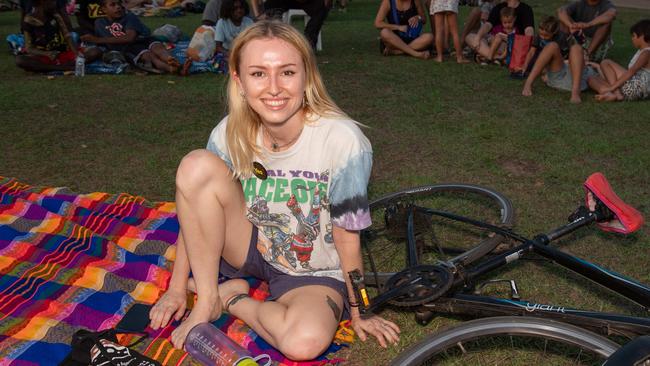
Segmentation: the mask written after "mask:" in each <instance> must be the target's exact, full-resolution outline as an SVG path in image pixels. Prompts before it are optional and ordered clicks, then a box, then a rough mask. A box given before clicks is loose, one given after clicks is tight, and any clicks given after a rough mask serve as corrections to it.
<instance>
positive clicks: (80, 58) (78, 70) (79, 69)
mask: <svg viewBox="0 0 650 366" xmlns="http://www.w3.org/2000/svg"><path fill="white" fill-rule="evenodd" d="M84 75H86V59H85V58H84V55H83V53H81V52H79V54H78V55H77V59H76V60H75V63H74V76H84Z"/></svg>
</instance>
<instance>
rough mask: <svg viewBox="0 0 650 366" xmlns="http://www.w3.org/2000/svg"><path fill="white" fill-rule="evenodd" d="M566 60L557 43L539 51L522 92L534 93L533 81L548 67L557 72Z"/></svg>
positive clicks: (526, 95) (524, 93) (523, 93)
mask: <svg viewBox="0 0 650 366" xmlns="http://www.w3.org/2000/svg"><path fill="white" fill-rule="evenodd" d="M563 64H564V60H563V59H562V53H561V52H560V47H559V46H558V45H557V43H549V44H547V45H546V47H544V48H543V49H542V52H540V53H539V56H538V57H537V61H535V64H534V65H533V69H532V70H531V71H530V75H528V78H527V79H526V82H525V83H524V88H523V89H522V91H521V94H522V95H523V96H525V97H529V96H531V95H533V83H534V82H535V79H537V78H538V77H539V76H540V75H541V74H542V71H544V69H545V68H547V67H548V69H549V70H550V71H553V72H557V71H560V70H561V69H562V67H564V65H563Z"/></svg>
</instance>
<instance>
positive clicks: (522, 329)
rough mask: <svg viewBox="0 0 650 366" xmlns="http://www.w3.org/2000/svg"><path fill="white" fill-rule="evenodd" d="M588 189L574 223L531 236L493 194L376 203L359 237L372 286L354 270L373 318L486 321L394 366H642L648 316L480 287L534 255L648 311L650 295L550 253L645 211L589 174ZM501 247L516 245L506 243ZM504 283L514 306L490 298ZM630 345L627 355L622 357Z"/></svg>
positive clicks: (400, 197) (431, 339)
mask: <svg viewBox="0 0 650 366" xmlns="http://www.w3.org/2000/svg"><path fill="white" fill-rule="evenodd" d="M585 187H586V192H587V200H586V201H587V203H586V205H585V206H580V207H579V208H578V209H577V210H576V211H575V212H574V213H573V214H571V216H570V217H569V220H568V221H569V222H568V224H566V225H563V226H561V227H559V228H557V229H554V230H552V231H550V232H548V233H546V234H539V235H537V236H535V237H534V238H532V239H528V238H526V237H524V236H522V235H520V234H517V233H515V232H514V231H513V230H512V224H513V218H514V213H513V208H512V204H511V202H510V200H508V199H507V198H506V197H505V196H503V195H502V194H500V193H498V192H495V191H493V190H491V189H488V188H485V187H480V186H475V185H467V184H440V185H430V186H424V187H418V188H414V189H409V190H404V191H400V192H397V193H393V194H390V195H387V196H384V197H382V198H380V199H377V200H375V201H373V202H371V204H370V207H371V212H372V214H373V222H375V224H373V226H372V227H371V228H369V229H367V230H365V231H363V232H362V245H363V248H364V252H365V255H364V256H365V260H366V263H365V265H366V268H369V269H370V270H369V271H368V272H367V273H366V275H365V277H361V276H360V275H359V273H350V276H351V279H352V282H353V284H354V287H355V291H356V293H357V298H358V299H361V300H362V301H361V303H362V306H361V311H362V312H365V313H368V312H375V311H377V310H379V309H380V308H381V307H382V306H385V305H387V304H390V305H393V306H399V307H409V308H412V309H413V310H414V311H415V313H416V320H417V321H418V322H419V323H421V324H427V323H428V322H429V321H430V320H431V319H432V318H433V316H434V314H436V313H444V314H453V315H463V316H471V317H479V318H484V319H478V320H473V321H468V322H464V323H460V324H459V325H458V326H455V327H452V328H450V329H447V330H445V331H443V332H440V333H435V334H432V335H430V336H428V337H426V338H424V339H423V340H422V341H420V342H418V343H417V344H414V345H413V346H411V347H410V348H408V349H407V350H405V351H404V352H402V353H401V354H400V355H399V356H398V357H397V358H396V359H395V360H394V361H393V362H392V364H393V365H400V366H407V365H429V364H454V365H470V364H484V363H483V362H481V360H482V357H483V355H484V354H485V353H486V352H488V353H489V354H490V355H491V356H490V357H493V358H491V359H490V360H491V361H490V362H489V364H529V363H530V362H538V363H539V360H540V359H543V360H544V361H543V363H544V364H553V365H556V364H566V363H568V364H598V365H600V364H603V362H606V363H605V364H607V365H625V364H629V365H636V364H644V363H643V362H645V361H644V360H647V359H649V358H650V337H648V336H646V337H640V336H643V335H648V334H650V319H648V318H644V317H635V316H627V315H622V314H612V313H605V312H598V311H585V310H578V309H571V308H568V307H565V306H561V305H551V304H539V303H533V302H530V301H524V300H522V299H521V297H520V294H519V290H518V288H517V284H516V282H515V281H513V280H492V281H483V282H478V280H479V279H480V277H481V276H483V275H485V274H486V273H488V272H492V271H494V270H497V269H499V268H501V267H503V266H505V265H507V264H508V263H511V262H514V261H517V260H519V259H521V258H530V257H534V256H531V254H533V253H534V254H537V255H538V256H541V257H544V258H547V259H549V260H551V261H552V262H555V263H557V264H559V265H560V266H562V267H565V268H567V269H569V270H571V271H573V272H576V273H578V274H581V275H582V276H584V277H586V278H587V279H589V280H591V281H593V282H595V283H597V284H599V285H601V286H604V287H605V288H607V289H610V290H611V291H614V292H616V293H617V294H619V295H620V296H622V297H624V298H627V299H630V300H632V301H633V302H636V303H637V304H639V305H641V306H642V307H643V309H644V310H645V311H647V309H648V307H649V306H650V288H649V287H647V286H645V285H643V284H641V283H639V282H637V281H635V280H632V279H629V278H626V277H624V276H622V275H620V274H617V273H615V272H613V271H610V270H607V269H605V268H602V267H599V266H597V265H595V264H592V263H590V262H587V261H585V260H583V259H580V258H578V257H575V256H573V255H570V254H567V253H565V252H562V251H560V250H558V249H555V248H553V247H551V246H550V245H549V244H550V243H551V242H553V241H555V240H557V239H558V238H561V237H564V236H566V235H567V234H569V233H571V232H573V231H575V230H576V229H579V228H582V227H585V226H587V225H589V224H592V223H597V224H598V226H600V227H601V228H603V229H604V230H607V231H615V232H619V233H623V234H628V233H631V232H633V231H635V230H637V229H638V228H639V227H640V226H641V225H642V224H643V218H642V217H641V215H640V214H639V213H638V211H636V210H635V209H634V208H632V207H630V206H628V205H626V204H625V203H624V202H623V201H622V200H620V198H618V196H617V195H616V194H615V193H614V192H613V191H612V189H611V187H610V186H609V183H608V182H607V181H606V180H605V178H604V176H603V175H602V174H600V173H596V174H593V175H592V176H590V177H589V178H588V179H587V181H586V182H585ZM434 208H435V209H434ZM440 208H444V210H443V209H440ZM470 217H471V218H470ZM504 239H507V240H505V242H506V243H509V244H508V245H505V246H504V245H503V244H501V243H502V242H504ZM512 243H515V244H512ZM500 284H501V285H502V284H505V285H506V286H507V289H508V291H509V293H510V296H509V297H507V298H504V297H496V296H487V295H484V294H483V293H484V292H485V291H486V289H488V288H490V287H492V286H493V285H495V286H499V285H500ZM596 333H599V334H596ZM601 334H602V335H601ZM606 336H607V337H606ZM630 339H634V341H633V342H629V340H630ZM622 343H626V344H627V346H626V347H624V348H623V350H620V348H621V345H620V344H622ZM504 349H507V350H505V351H504ZM515 349H516V351H515ZM494 354H496V356H494ZM530 354H532V355H533V356H530ZM524 355H528V356H524ZM494 357H496V358H497V359H498V360H500V361H495V360H494ZM524 357H532V358H529V360H533V361H525V360H526V358H524ZM540 357H541V358H540ZM534 360H537V361H534ZM645 364H646V365H650V361H647V363H645Z"/></svg>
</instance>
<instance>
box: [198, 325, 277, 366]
mask: <svg viewBox="0 0 650 366" xmlns="http://www.w3.org/2000/svg"><path fill="white" fill-rule="evenodd" d="M185 350H186V351H187V352H188V353H189V354H190V355H192V357H193V358H194V359H195V360H197V361H199V362H200V363H202V364H204V365H206V366H213V365H216V366H257V365H259V364H258V363H257V362H256V361H257V360H260V359H262V358H266V359H267V360H268V361H267V363H266V365H269V364H270V363H271V362H270V357H269V356H268V355H260V356H258V357H256V358H255V359H254V358H253V357H252V356H251V354H250V353H249V352H248V351H247V350H245V349H244V348H243V347H242V346H240V345H238V344H237V343H235V342H234V341H233V340H232V339H230V338H228V336H227V335H225V334H224V333H223V332H222V331H220V330H219V329H218V328H217V327H215V326H214V325H212V324H210V323H201V324H197V325H196V326H195V327H194V328H192V330H190V333H189V334H188V335H187V339H186V340H185Z"/></svg>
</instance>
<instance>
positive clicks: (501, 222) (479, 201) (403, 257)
mask: <svg viewBox="0 0 650 366" xmlns="http://www.w3.org/2000/svg"><path fill="white" fill-rule="evenodd" d="M419 208H428V209H434V210H437V211H444V212H448V213H453V214H457V215H461V216H465V217H469V218H472V219H475V220H479V221H482V222H486V223H488V224H492V225H496V226H500V227H506V228H509V227H511V226H512V224H513V222H514V210H513V207H512V203H511V202H510V200H509V199H508V198H506V197H505V196H504V195H503V194H501V193H499V192H496V191H494V190H492V189H489V188H486V187H482V186H477V185H472V184H455V183H452V184H435V185H428V186H422V187H416V188H411V189H407V190H402V191H398V192H395V193H391V194H388V195H386V196H383V197H381V198H379V199H376V200H374V201H372V202H370V211H371V214H372V219H373V225H372V226H371V227H370V228H368V229H366V230H365V231H364V232H363V234H362V240H363V246H364V250H365V253H366V256H365V260H366V263H365V264H364V266H365V268H366V269H367V270H368V272H369V273H368V274H369V275H373V274H374V273H382V274H387V273H394V272H399V271H401V270H403V269H404V268H405V267H410V266H412V265H414V264H436V263H437V262H438V261H449V262H453V263H454V264H455V265H467V264H469V263H472V262H474V261H475V260H477V259H479V258H481V257H482V256H484V255H485V254H487V253H488V252H490V251H492V250H493V249H494V248H495V247H496V246H497V245H498V244H499V243H501V242H502V241H503V239H504V238H503V236H502V235H499V234H496V233H493V232H490V231H489V230H486V229H483V228H480V227H478V226H476V225H473V224H470V223H466V222H462V221H459V220H455V219H450V218H445V217H442V216H439V215H435V214H432V213H430V212H426V211H424V210H422V209H419ZM409 216H410V220H411V227H412V230H411V232H412V238H413V239H415V240H414V241H415V243H414V244H415V248H409V246H408V239H407V238H408V233H407V227H408V222H409ZM409 250H411V253H410V254H409ZM413 253H415V254H413ZM414 256H415V257H417V258H413V257H414ZM415 262H417V263H415ZM368 277H370V276H368V275H367V276H366V278H368Z"/></svg>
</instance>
